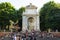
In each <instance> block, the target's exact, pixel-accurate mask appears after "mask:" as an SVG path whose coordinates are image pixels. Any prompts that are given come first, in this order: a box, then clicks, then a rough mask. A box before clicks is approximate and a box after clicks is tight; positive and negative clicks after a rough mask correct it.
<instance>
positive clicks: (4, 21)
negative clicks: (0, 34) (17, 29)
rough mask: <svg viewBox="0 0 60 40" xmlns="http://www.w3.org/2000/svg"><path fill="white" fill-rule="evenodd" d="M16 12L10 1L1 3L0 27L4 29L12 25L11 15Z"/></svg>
mask: <svg viewBox="0 0 60 40" xmlns="http://www.w3.org/2000/svg"><path fill="white" fill-rule="evenodd" d="M14 13H15V8H14V7H13V6H12V5H11V4H10V3H9V2H2V3H0V27H1V28H2V29H6V26H7V25H8V26H9V25H10V20H12V19H11V18H12V16H11V15H12V14H14ZM10 14H11V15H10Z"/></svg>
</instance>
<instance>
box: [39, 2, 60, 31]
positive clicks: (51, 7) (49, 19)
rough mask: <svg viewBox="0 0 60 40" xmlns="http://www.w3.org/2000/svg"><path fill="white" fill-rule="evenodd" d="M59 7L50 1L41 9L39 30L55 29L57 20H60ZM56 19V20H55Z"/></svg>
mask: <svg viewBox="0 0 60 40" xmlns="http://www.w3.org/2000/svg"><path fill="white" fill-rule="evenodd" d="M59 7H60V6H58V4H56V3H55V2H54V1H50V2H48V3H46V4H44V6H43V7H42V8H41V11H40V21H41V23H40V24H41V29H42V30H46V29H48V28H51V29H56V28H57V24H58V20H59V18H60V16H57V15H60V14H59V11H60V8H59ZM57 18H58V19H57Z"/></svg>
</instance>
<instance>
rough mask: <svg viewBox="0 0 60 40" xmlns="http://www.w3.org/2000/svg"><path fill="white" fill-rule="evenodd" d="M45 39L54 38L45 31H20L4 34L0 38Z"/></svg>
mask: <svg viewBox="0 0 60 40" xmlns="http://www.w3.org/2000/svg"><path fill="white" fill-rule="evenodd" d="M45 38H47V39H48V38H54V35H53V34H52V33H47V32H46V31H44V32H40V31H31V32H28V31H26V32H23V31H22V32H12V33H9V34H5V35H4V36H2V37H0V40H43V39H44V40H45ZM47 39H46V40H47Z"/></svg>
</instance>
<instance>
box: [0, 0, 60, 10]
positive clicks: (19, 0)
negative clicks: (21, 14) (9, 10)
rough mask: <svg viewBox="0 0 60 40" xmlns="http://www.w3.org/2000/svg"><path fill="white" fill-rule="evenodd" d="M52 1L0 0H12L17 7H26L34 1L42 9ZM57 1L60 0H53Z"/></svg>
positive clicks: (5, 0) (59, 1) (3, 0)
mask: <svg viewBox="0 0 60 40" xmlns="http://www.w3.org/2000/svg"><path fill="white" fill-rule="evenodd" d="M49 1H52V0H0V3H1V2H10V3H11V4H12V5H13V6H14V7H15V8H16V9H19V8H20V7H25V6H27V5H29V4H30V3H32V4H33V5H35V6H37V7H38V9H40V8H41V7H42V6H43V5H44V4H45V3H47V2H49ZM53 1H55V2H56V3H60V0H53Z"/></svg>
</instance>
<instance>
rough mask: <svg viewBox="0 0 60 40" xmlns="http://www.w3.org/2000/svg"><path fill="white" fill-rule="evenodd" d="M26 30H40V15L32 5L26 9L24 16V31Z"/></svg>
mask: <svg viewBox="0 0 60 40" xmlns="http://www.w3.org/2000/svg"><path fill="white" fill-rule="evenodd" d="M26 30H29V31H31V30H36V31H38V30H40V28H39V13H38V12H37V7H36V6H34V5H32V4H31V3H30V5H27V6H26V7H25V12H23V14H22V31H26Z"/></svg>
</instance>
